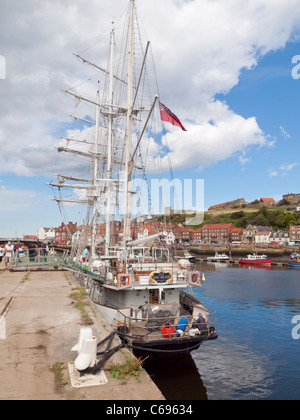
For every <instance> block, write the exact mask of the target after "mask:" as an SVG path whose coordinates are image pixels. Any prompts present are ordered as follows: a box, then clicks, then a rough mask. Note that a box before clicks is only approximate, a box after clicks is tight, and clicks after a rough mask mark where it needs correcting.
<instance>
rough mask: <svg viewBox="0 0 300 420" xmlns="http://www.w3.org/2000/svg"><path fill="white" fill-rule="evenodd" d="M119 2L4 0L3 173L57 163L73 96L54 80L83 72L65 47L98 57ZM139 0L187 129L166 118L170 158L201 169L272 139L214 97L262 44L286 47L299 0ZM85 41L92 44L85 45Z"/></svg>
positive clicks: (264, 48)
mask: <svg viewBox="0 0 300 420" xmlns="http://www.w3.org/2000/svg"><path fill="white" fill-rule="evenodd" d="M126 5H127V0H114V1H113V2H112V1H111V0H102V1H101V2H99V1H98V0H90V1H89V2H88V3H87V2H86V1H84V0H77V1H76V2H75V3H74V2H73V1H71V0H66V1H63V2H62V1H61V0H51V1H50V0H43V1H39V2H37V1H36V0H27V1H26V2H20V1H17V0H11V1H9V2H3V4H2V5H1V16H0V39H1V40H2V42H1V44H0V53H1V55H3V56H5V58H6V63H7V69H6V70H7V71H6V73H7V74H6V80H2V81H1V83H0V109H1V115H0V148H1V156H0V170H1V171H2V172H3V173H4V172H6V173H15V174H18V175H25V176H31V175H41V174H43V175H49V174H52V173H53V172H54V171H55V170H56V168H59V167H60V166H62V160H61V158H60V157H57V156H56V152H55V150H54V147H55V146H56V145H57V144H58V140H57V138H56V135H58V133H59V132H61V131H63V128H64V125H63V123H65V122H67V121H68V119H67V116H66V115H67V114H68V113H70V112H71V110H72V106H73V105H71V102H70V101H69V99H68V98H66V97H65V96H64V95H62V94H61V92H60V89H61V88H65V87H67V86H74V85H76V84H78V83H79V81H80V80H81V78H82V75H83V74H84V73H83V68H82V67H81V65H80V64H79V65H78V63H77V62H76V61H75V60H73V57H72V53H73V52H87V53H88V55H89V56H90V57H91V58H92V59H95V60H97V62H98V63H99V64H102V65H103V64H105V60H106V55H107V49H106V47H105V49H104V47H103V46H102V44H100V43H97V42H98V41H99V40H100V39H102V38H103V36H104V35H106V34H108V33H109V32H110V30H111V27H112V25H111V21H112V20H115V22H116V26H118V24H119V20H118V19H119V16H120V15H122V12H123V11H124V10H125V7H126ZM137 8H138V12H139V15H140V18H141V22H142V23H141V27H142V28H145V27H146V28H147V32H148V36H147V38H149V39H150V40H151V41H152V50H153V53H154V58H155V61H156V62H157V69H156V70H157V75H158V78H159V81H160V93H161V97H162V100H163V101H166V105H167V106H169V107H170V108H171V109H172V110H173V112H175V113H176V115H178V117H180V119H182V120H183V122H184V125H185V126H186V127H187V129H188V131H187V132H186V133H184V132H181V131H180V129H178V128H176V129H174V130H173V129H172V127H171V128H170V127H169V126H168V129H170V133H169V134H167V135H166V136H165V138H164V139H163V144H164V145H165V146H168V147H169V150H170V156H171V157H172V160H173V167H174V168H186V167H189V168H191V167H193V166H196V167H198V168H201V167H204V166H207V165H211V164H213V163H215V162H218V161H220V160H224V159H227V158H229V157H231V156H233V155H235V154H236V155H237V157H238V156H241V154H242V156H243V157H244V155H243V153H244V152H245V151H247V150H248V149H250V148H251V147H257V146H258V147H260V146H263V145H265V144H270V139H269V138H268V136H267V135H266V134H265V133H263V132H262V130H261V129H260V127H259V126H258V123H257V121H256V119H255V116H253V117H252V118H244V117H242V116H240V115H237V114H235V113H234V112H233V111H232V110H230V109H229V108H228V106H227V105H226V104H224V103H221V102H220V101H217V100H215V99H214V97H215V95H216V94H217V93H220V92H223V93H226V92H229V91H230V90H231V89H232V88H233V87H234V86H235V85H236V84H237V83H238V81H239V76H240V72H241V70H242V69H244V68H246V69H250V68H253V67H254V66H256V65H257V62H258V60H259V58H260V57H261V56H263V55H264V54H266V53H267V52H268V51H271V50H274V49H278V48H282V47H284V45H285V44H286V42H287V41H288V40H289V39H290V38H291V36H292V34H293V31H294V30H295V28H296V24H297V23H299V16H300V3H299V1H298V0H285V1H281V0H252V1H251V2H245V1H244V0H214V1H211V0H193V1H189V2H186V1H178V0H177V1H175V0H164V1H163V2H162V1H161V0H152V1H151V2H142V1H140V2H137ZM147 38H146V39H145V40H147ZM92 45H97V48H95V49H93V50H90V49H89V47H90V46H92ZM211 121H213V125H212V124H211ZM282 132H283V131H282ZM153 149H155V147H153ZM165 161H167V156H164V157H163V163H164V162H165ZM68 165H72V163H71V161H69V163H68Z"/></svg>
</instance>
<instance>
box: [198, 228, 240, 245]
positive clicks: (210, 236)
mask: <svg viewBox="0 0 300 420" xmlns="http://www.w3.org/2000/svg"><path fill="white" fill-rule="evenodd" d="M232 229H234V225H233V224H232V223H221V224H208V225H204V226H203V228H202V241H204V242H207V243H210V242H224V243H228V242H230V239H231V237H230V233H231V231H232Z"/></svg>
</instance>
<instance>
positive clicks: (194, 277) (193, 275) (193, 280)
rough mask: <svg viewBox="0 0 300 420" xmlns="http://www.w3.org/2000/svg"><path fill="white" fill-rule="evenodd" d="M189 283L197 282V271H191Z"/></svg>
mask: <svg viewBox="0 0 300 420" xmlns="http://www.w3.org/2000/svg"><path fill="white" fill-rule="evenodd" d="M191 283H193V284H199V274H198V273H191Z"/></svg>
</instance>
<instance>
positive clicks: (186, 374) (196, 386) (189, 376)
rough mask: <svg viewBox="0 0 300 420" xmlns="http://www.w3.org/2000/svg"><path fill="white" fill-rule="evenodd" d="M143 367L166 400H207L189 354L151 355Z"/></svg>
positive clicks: (203, 387) (204, 389)
mask: <svg viewBox="0 0 300 420" xmlns="http://www.w3.org/2000/svg"><path fill="white" fill-rule="evenodd" d="M144 368H145V369H146V371H147V372H148V374H149V375H150V376H151V378H152V380H153V381H154V382H155V383H156V385H157V386H158V388H159V389H160V390H161V392H162V393H163V395H164V397H165V398H166V399H167V400H207V392H206V388H205V386H204V385H203V381H202V379H201V376H200V374H199V372H198V369H197V367H196V365H195V361H194V360H193V358H192V357H191V355H190V354H184V355H181V356H172V357H151V358H149V359H148V360H147V361H146V362H145V364H144Z"/></svg>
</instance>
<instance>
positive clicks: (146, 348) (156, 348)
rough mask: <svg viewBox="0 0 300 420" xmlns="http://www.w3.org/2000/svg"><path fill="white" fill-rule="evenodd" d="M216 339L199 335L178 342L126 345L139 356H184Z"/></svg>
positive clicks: (214, 335)
mask: <svg viewBox="0 0 300 420" xmlns="http://www.w3.org/2000/svg"><path fill="white" fill-rule="evenodd" d="M217 338H218V335H217V334H216V333H215V334H212V335H211V336H209V337H208V336H207V334H205V335H200V336H199V337H194V338H187V339H180V340H174V339H172V340H170V341H166V340H156V341H152V342H151V343H144V342H142V341H137V340H136V341H132V343H128V345H129V347H131V348H132V350H133V351H135V352H138V353H140V354H151V355H157V354H159V355H160V356H170V355H175V354H184V353H190V352H192V351H194V350H197V349H198V348H199V347H200V346H201V344H202V343H203V342H205V341H208V340H215V339H217Z"/></svg>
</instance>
